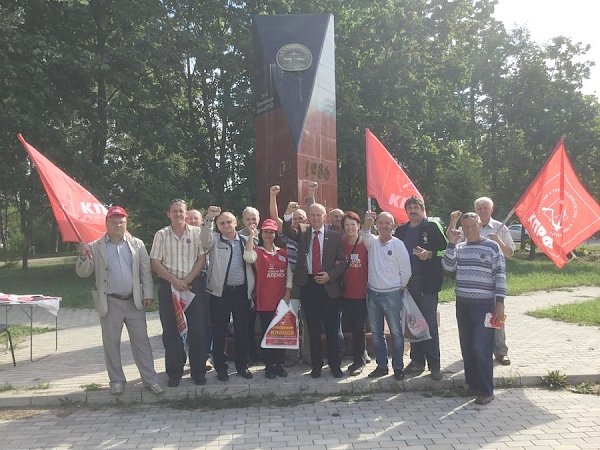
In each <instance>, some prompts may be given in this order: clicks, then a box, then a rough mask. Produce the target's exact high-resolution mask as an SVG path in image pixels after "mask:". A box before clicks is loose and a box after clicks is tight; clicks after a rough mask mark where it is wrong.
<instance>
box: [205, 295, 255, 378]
mask: <svg viewBox="0 0 600 450" xmlns="http://www.w3.org/2000/svg"><path fill="white" fill-rule="evenodd" d="M247 291H248V288H247V286H246V285H245V284H244V285H242V286H236V287H229V286H225V288H224V289H223V293H222V295H221V297H215V296H214V295H211V296H210V318H211V322H212V331H213V362H214V365H215V369H216V370H217V371H218V372H220V371H223V370H226V368H227V364H226V363H225V339H226V338H227V328H228V326H229V317H230V316H231V314H232V313H233V331H234V338H235V368H236V369H237V370H238V371H240V370H244V369H247V368H248V321H249V317H250V301H249V300H248V292H247Z"/></svg>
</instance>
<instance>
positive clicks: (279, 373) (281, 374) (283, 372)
mask: <svg viewBox="0 0 600 450" xmlns="http://www.w3.org/2000/svg"><path fill="white" fill-rule="evenodd" d="M272 370H273V373H274V374H275V375H277V376H278V377H282V378H285V377H287V376H288V373H287V372H286V370H285V369H284V368H283V367H282V366H281V364H275V365H274V366H273V367H272Z"/></svg>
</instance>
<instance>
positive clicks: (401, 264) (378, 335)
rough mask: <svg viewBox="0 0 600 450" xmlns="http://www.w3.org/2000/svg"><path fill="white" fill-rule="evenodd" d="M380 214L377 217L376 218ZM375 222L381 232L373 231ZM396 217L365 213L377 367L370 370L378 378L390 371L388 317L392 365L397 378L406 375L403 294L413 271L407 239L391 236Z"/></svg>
mask: <svg viewBox="0 0 600 450" xmlns="http://www.w3.org/2000/svg"><path fill="white" fill-rule="evenodd" d="M375 217H377V219H375ZM373 222H375V225H376V226H377V231H378V232H379V236H374V235H373V234H371V231H370V230H371V227H372V226H373ZM394 226H395V221H394V217H393V216H392V215H391V214H390V213H388V212H382V213H380V214H379V215H376V214H375V213H374V212H372V211H367V212H366V214H365V222H364V224H363V229H362V232H361V237H362V240H363V242H364V243H365V246H366V247H367V250H368V252H369V278H368V279H369V281H368V286H367V314H368V317H369V326H370V328H371V332H372V333H373V344H374V345H375V353H376V360H377V368H376V369H375V370H374V371H373V372H371V373H370V374H369V377H370V378H378V377H382V376H385V375H387V374H388V372H389V371H388V357H387V344H386V341H385V336H384V323H383V319H384V318H385V320H386V322H387V324H388V326H389V328H390V332H391V333H392V368H393V369H394V378H395V379H396V380H402V379H403V378H404V372H403V369H404V362H403V355H404V336H403V335H402V295H403V293H404V289H406V285H407V284H408V280H409V279H410V277H411V275H412V269H411V266H410V256H409V254H408V251H407V250H406V247H405V246H404V243H403V242H402V241H401V240H400V239H398V238H395V237H394V236H392V231H394Z"/></svg>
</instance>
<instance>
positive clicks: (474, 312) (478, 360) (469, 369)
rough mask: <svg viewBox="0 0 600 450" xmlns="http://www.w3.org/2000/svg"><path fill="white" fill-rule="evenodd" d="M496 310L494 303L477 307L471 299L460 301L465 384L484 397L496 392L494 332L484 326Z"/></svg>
mask: <svg viewBox="0 0 600 450" xmlns="http://www.w3.org/2000/svg"><path fill="white" fill-rule="evenodd" d="M493 310H494V303H493V302H491V303H484V304H473V303H471V302H470V301H469V300H464V301H461V300H460V299H457V300H456V321H457V323H458V337H459V339H460V350H461V352H462V357H463V363H464V365H465V382H466V383H467V384H468V385H469V387H470V388H471V389H473V390H475V391H477V392H478V393H479V394H481V395H492V394H493V393H494V361H493V352H494V329H493V328H487V327H486V326H484V324H483V321H484V320H485V315H486V314H487V313H489V312H492V311H493Z"/></svg>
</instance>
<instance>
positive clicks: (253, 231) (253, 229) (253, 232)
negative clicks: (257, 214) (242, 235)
mask: <svg viewBox="0 0 600 450" xmlns="http://www.w3.org/2000/svg"><path fill="white" fill-rule="evenodd" d="M257 236H258V230H257V229H256V225H255V224H250V226H249V227H248V237H249V238H250V239H254V238H256V237H257Z"/></svg>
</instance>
